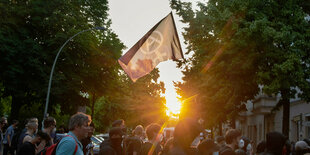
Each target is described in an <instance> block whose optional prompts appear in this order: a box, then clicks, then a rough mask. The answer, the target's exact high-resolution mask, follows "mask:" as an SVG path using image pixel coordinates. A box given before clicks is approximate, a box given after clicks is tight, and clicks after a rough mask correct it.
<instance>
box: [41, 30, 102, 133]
mask: <svg viewBox="0 0 310 155" xmlns="http://www.w3.org/2000/svg"><path fill="white" fill-rule="evenodd" d="M104 29H105V28H104V27H93V28H90V29H86V30H83V31H80V32H78V33H76V34H75V35H73V36H72V37H70V38H69V39H68V40H67V41H66V42H65V43H64V44H63V45H62V46H61V48H60V49H59V51H58V53H57V55H56V57H55V60H54V63H53V66H52V70H51V74H50V78H49V82H48V87H47V95H46V102H45V109H44V116H43V120H42V129H43V127H44V124H43V121H44V119H45V118H46V117H48V114H47V109H48V102H49V98H50V91H51V85H52V78H53V73H54V69H55V66H56V62H57V59H58V57H59V54H60V52H61V51H62V49H63V48H64V47H65V45H66V44H67V43H68V42H69V41H71V40H72V39H73V38H74V37H76V36H77V35H79V34H81V33H84V32H87V31H91V30H104Z"/></svg>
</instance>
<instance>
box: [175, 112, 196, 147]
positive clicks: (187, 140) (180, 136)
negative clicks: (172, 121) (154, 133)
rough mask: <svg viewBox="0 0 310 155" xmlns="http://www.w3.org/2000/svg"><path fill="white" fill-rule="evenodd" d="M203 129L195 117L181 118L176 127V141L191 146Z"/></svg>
mask: <svg viewBox="0 0 310 155" xmlns="http://www.w3.org/2000/svg"><path fill="white" fill-rule="evenodd" d="M201 131H202V128H201V126H200V124H199V123H198V122H197V121H195V120H194V119H191V118H184V119H181V120H180V121H179V122H178V124H177V125H176V127H175V129H174V133H173V134H174V143H175V144H176V145H179V146H180V147H183V148H187V147H190V146H191V144H192V142H193V141H194V139H195V138H196V137H197V136H199V133H200V132H201Z"/></svg>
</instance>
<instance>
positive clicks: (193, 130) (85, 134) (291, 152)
mask: <svg viewBox="0 0 310 155" xmlns="http://www.w3.org/2000/svg"><path fill="white" fill-rule="evenodd" d="M0 121H1V122H0V134H1V137H0V140H1V145H0V155H1V153H2V154H3V155H8V154H10V155H15V154H16V155H36V154H42V155H43V154H50V153H51V152H52V153H54V154H56V155H70V154H75V155H83V154H85V155H93V148H94V145H93V143H92V140H91V137H92V135H93V134H94V131H95V126H94V124H93V123H92V121H91V117H90V116H89V115H86V114H84V113H80V112H79V113H77V114H75V115H73V116H71V118H70V120H69V124H68V130H69V131H68V133H67V134H65V136H62V137H61V138H59V137H58V136H56V134H55V132H56V120H55V119H54V118H53V117H47V118H46V119H45V120H44V128H43V129H42V130H41V131H38V119H37V118H29V119H27V122H26V123H25V128H24V129H23V130H21V131H18V130H16V128H17V126H18V123H19V122H18V121H17V120H13V121H12V123H11V125H10V126H8V127H6V126H7V124H8V121H7V119H6V118H4V117H3V118H1V120H0ZM5 128H6V130H4V129H5ZM163 129H164V128H163V126H161V125H159V124H157V123H152V124H150V125H148V126H146V127H145V128H144V127H143V126H142V125H138V126H136V127H135V128H134V130H133V131H132V132H131V133H130V134H127V128H126V125H125V121H124V120H122V119H120V120H116V121H114V122H113V123H112V127H111V128H110V129H109V138H108V139H107V140H105V141H103V142H102V143H101V144H100V150H99V155H254V154H257V155H303V154H307V153H310V140H309V139H304V140H302V141H298V142H296V143H293V142H290V141H289V140H288V139H287V138H286V137H285V136H284V135H283V134H281V133H279V132H270V133H267V134H266V141H262V142H259V143H258V145H256V144H255V143H254V142H253V141H251V140H250V139H249V138H247V137H245V136H243V135H242V132H241V131H239V130H237V129H229V130H227V132H226V134H225V136H218V137H216V138H215V140H213V139H212V138H210V137H208V136H205V134H203V133H204V131H205V130H203V128H202V127H201V125H200V124H199V123H198V122H197V121H195V120H194V119H191V118H185V119H181V120H179V122H178V123H177V125H176V126H175V128H174V132H173V136H171V137H164V136H163V135H164V134H163V131H164V130H163ZM59 131H60V132H61V133H64V132H65V131H64V129H61V130H59ZM201 134H202V135H204V136H201ZM197 139H198V143H197V142H196V140H197Z"/></svg>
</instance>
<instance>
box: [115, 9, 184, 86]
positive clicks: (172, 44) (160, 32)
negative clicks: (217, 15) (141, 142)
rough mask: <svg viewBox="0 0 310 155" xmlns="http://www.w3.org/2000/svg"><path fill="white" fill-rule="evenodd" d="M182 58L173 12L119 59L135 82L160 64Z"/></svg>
mask: <svg viewBox="0 0 310 155" xmlns="http://www.w3.org/2000/svg"><path fill="white" fill-rule="evenodd" d="M182 58H184V57H183V53H182V49H181V45H180V41H179V37H178V34H177V30H176V27H175V23H174V19H173V15H172V12H171V13H170V14H168V15H167V16H166V17H165V18H163V19H162V20H161V21H159V22H158V23H157V24H156V25H155V26H154V27H153V28H152V29H151V30H149V31H148V32H147V33H146V34H145V35H144V36H143V37H142V38H141V39H140V40H139V41H138V42H137V43H136V44H135V45H134V46H133V47H132V48H131V49H130V50H129V51H128V52H127V53H126V54H124V55H123V56H122V57H121V58H119V59H118V62H119V64H120V65H121V67H122V68H123V69H124V71H125V72H126V73H127V74H128V76H129V77H130V78H131V80H132V81H133V82H135V81H136V80H138V79H139V78H140V77H143V76H145V75H147V74H148V73H150V72H151V71H152V70H153V69H154V68H155V67H156V66H157V65H158V64H159V63H160V62H163V61H166V60H169V59H172V60H178V59H182Z"/></svg>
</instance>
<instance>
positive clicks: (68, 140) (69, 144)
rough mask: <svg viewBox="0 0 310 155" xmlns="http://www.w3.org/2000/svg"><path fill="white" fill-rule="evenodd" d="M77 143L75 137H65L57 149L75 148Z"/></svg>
mask: <svg viewBox="0 0 310 155" xmlns="http://www.w3.org/2000/svg"><path fill="white" fill-rule="evenodd" d="M75 146H76V143H75V140H74V139H73V137H69V136H66V137H63V138H62V139H61V140H60V142H59V143H58V146H57V149H65V150H66V149H72V148H75Z"/></svg>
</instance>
